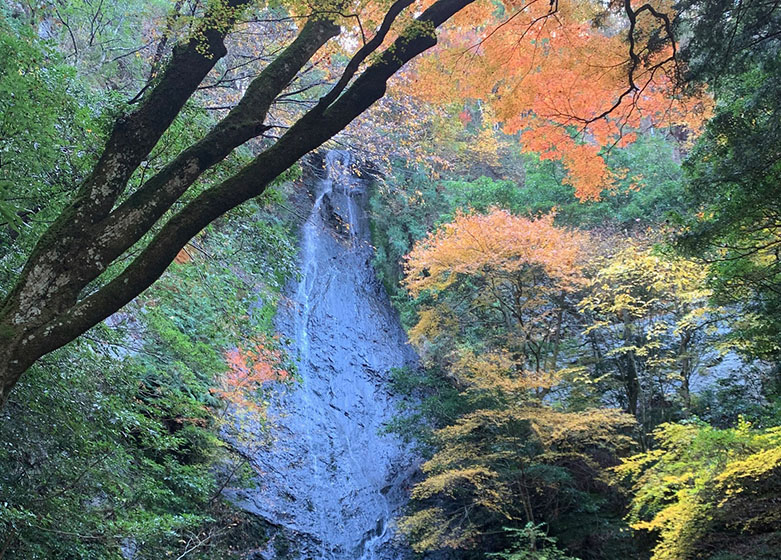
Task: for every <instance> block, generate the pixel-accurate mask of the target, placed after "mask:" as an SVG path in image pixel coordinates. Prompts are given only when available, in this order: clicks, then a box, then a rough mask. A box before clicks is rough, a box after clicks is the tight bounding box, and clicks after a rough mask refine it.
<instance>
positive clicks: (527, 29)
mask: <svg viewBox="0 0 781 560" xmlns="http://www.w3.org/2000/svg"><path fill="white" fill-rule="evenodd" d="M675 16H676V14H675V12H674V10H673V8H672V4H671V2H669V1H668V0H652V1H650V2H647V3H644V4H642V5H640V4H638V3H636V2H631V0H613V1H611V2H607V3H605V2H588V1H587V2H581V1H576V0H550V1H547V0H546V1H543V0H503V1H502V2H489V1H480V2H475V3H474V4H472V5H471V6H470V7H468V8H467V9H465V10H463V11H462V12H461V13H460V14H458V15H457V16H456V17H455V19H454V25H452V26H450V27H448V29H447V30H446V31H445V32H444V33H443V36H442V38H441V40H440V42H439V45H438V46H437V48H436V49H433V50H432V51H431V52H430V53H428V54H427V55H425V56H424V57H422V58H420V59H419V60H418V61H416V63H415V64H414V66H413V68H414V75H413V76H412V77H410V78H409V79H408V80H407V81H406V82H405V86H406V91H408V92H409V93H410V94H411V95H413V96H416V97H419V98H421V99H424V100H428V101H430V102H435V103H439V104H447V103H450V104H452V105H453V106H454V107H455V108H456V109H455V112H460V113H459V116H458V118H459V119H460V120H461V122H464V123H466V122H468V121H471V120H472V119H471V116H470V115H469V111H470V110H471V111H476V112H479V113H480V118H481V120H484V121H485V120H487V121H488V123H489V124H493V125H501V126H502V128H503V130H504V131H505V132H506V133H508V134H516V133H520V141H521V147H522V149H523V150H524V151H528V152H535V153H539V154H540V155H541V157H543V158H545V159H555V160H559V161H561V162H562V164H563V165H564V167H565V169H566V171H567V178H566V179H565V180H566V181H567V182H568V183H570V184H571V185H572V186H573V187H575V191H576V194H577V195H578V196H579V197H580V198H583V199H588V198H598V197H599V195H600V192H601V191H602V190H603V189H605V188H608V187H609V186H610V185H611V182H612V179H613V177H612V176H611V173H610V171H609V169H608V167H607V165H606V163H605V160H604V157H603V154H604V152H603V150H604V149H605V148H610V147H612V146H614V145H619V146H620V145H623V144H626V143H628V142H631V141H633V140H634V137H635V133H636V132H637V131H638V130H641V129H644V128H647V127H651V126H654V127H671V126H676V127H680V126H683V127H686V128H688V129H690V130H692V131H697V130H699V128H700V127H701V125H702V123H703V120H704V119H705V118H707V117H708V116H709V114H710V106H711V103H710V101H709V99H708V98H707V97H706V96H703V95H702V94H701V93H699V92H698V93H692V92H691V91H689V92H688V93H683V92H682V91H681V89H680V87H679V86H680V84H681V68H680V64H679V60H678V56H677V44H676V37H675V35H674V33H675V30H674V27H673V26H674V21H675ZM475 21H481V22H483V24H482V25H478V26H476V25H474V23H470V22H475ZM469 99H472V100H480V102H481V103H480V104H478V105H473V106H472V107H471V108H470V109H469V110H467V109H463V108H464V106H465V100H469Z"/></svg>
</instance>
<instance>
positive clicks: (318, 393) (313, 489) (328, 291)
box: [233, 150, 416, 560]
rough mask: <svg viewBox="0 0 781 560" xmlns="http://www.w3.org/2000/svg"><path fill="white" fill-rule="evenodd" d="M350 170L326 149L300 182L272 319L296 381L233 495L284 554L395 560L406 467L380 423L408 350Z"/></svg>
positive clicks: (279, 400)
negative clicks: (293, 273) (321, 162)
mask: <svg viewBox="0 0 781 560" xmlns="http://www.w3.org/2000/svg"><path fill="white" fill-rule="evenodd" d="M352 167H353V159H352V156H351V154H350V153H349V152H346V151H336V150H333V151H330V152H328V153H327V154H326V156H325V174H324V177H323V178H322V179H320V180H319V181H317V182H316V184H315V185H314V188H313V189H312V191H313V193H312V198H313V200H314V202H313V205H312V208H311V212H310V213H309V216H308V218H307V219H306V221H305V222H304V224H303V226H302V228H301V250H300V264H299V269H300V275H299V277H298V278H297V282H296V283H295V284H294V285H293V286H291V287H290V288H289V290H288V295H289V297H290V299H291V302H290V305H288V306H287V307H284V308H283V309H281V310H280V312H279V318H278V328H279V330H280V332H281V333H282V334H283V335H285V336H286V337H287V338H289V339H290V340H291V341H292V344H291V346H290V348H291V350H290V353H291V354H292V355H293V356H295V357H296V361H297V367H298V374H299V376H300V378H301V383H300V384H297V385H296V386H295V387H293V388H292V389H289V390H287V391H280V392H279V394H277V395H276V396H275V397H274V398H273V399H272V402H271V403H270V406H269V418H270V420H271V424H272V426H273V427H272V441H271V442H270V443H269V444H268V445H265V446H262V447H261V448H260V449H257V450H254V451H253V461H252V462H253V466H254V467H255V470H256V471H258V472H260V473H261V475H260V476H259V478H258V487H257V488H256V489H254V490H252V491H246V492H238V491H237V492H236V494H235V495H234V496H233V498H234V500H235V501H236V502H237V503H239V504H240V505H242V507H244V508H246V509H247V510H248V511H252V512H254V513H256V514H258V515H260V516H261V517H263V518H264V519H266V520H268V521H269V522H270V523H272V524H273V525H274V526H278V527H280V528H281V535H280V536H279V537H278V538H280V539H287V540H288V541H289V542H291V543H292V550H293V553H292V555H291V556H288V557H291V558H301V559H313V560H315V559H317V560H319V559H327V560H337V559H338V560H342V559H345V560H352V559H355V560H399V559H402V558H406V557H407V554H406V552H405V551H404V550H403V549H402V548H400V547H399V545H398V543H397V542H395V540H394V539H393V535H394V530H393V519H394V517H395V515H396V514H397V513H398V512H399V510H400V508H401V507H402V506H403V504H404V501H405V490H404V487H405V485H406V484H407V481H408V480H409V477H410V476H411V474H412V472H414V469H415V466H416V465H415V459H414V455H413V454H412V453H411V451H410V450H409V449H407V448H405V446H404V445H403V444H402V443H401V441H400V440H399V439H398V438H396V437H395V436H391V435H384V434H381V433H380V431H381V430H382V428H383V426H384V425H385V424H386V423H387V422H388V421H389V420H390V419H391V418H392V416H393V415H394V413H395V401H394V397H393V396H392V395H391V394H390V393H389V388H388V376H389V372H390V370H391V369H392V368H395V367H403V366H405V365H409V364H413V363H414V362H415V360H416V358H415V354H414V352H413V351H412V350H411V348H410V347H409V345H408V344H407V341H406V337H405V334H404V332H403V330H402V328H401V325H400V324H399V322H398V319H397V317H396V315H395V313H394V311H393V309H392V308H391V306H390V303H389V301H388V298H387V295H386V294H385V292H384V289H383V287H382V284H381V283H380V282H379V281H378V280H377V278H376V277H375V275H374V272H373V270H372V268H371V257H372V249H371V246H370V244H369V239H368V226H367V224H368V221H367V218H366V203H367V196H368V195H367V192H366V186H367V185H366V183H365V181H364V180H363V179H361V178H360V177H359V176H357V175H356V174H355V172H354V171H353V169H352ZM286 546H287V545H286ZM261 557H264V558H276V555H275V552H274V551H273V550H269V551H265V552H264V554H263V555H262V556H261Z"/></svg>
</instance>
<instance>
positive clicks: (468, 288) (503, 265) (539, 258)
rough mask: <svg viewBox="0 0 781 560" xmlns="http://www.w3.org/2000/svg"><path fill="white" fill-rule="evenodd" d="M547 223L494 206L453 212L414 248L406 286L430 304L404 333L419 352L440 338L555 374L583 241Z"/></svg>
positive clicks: (550, 220) (584, 238) (579, 279)
mask: <svg viewBox="0 0 781 560" xmlns="http://www.w3.org/2000/svg"><path fill="white" fill-rule="evenodd" d="M553 218H554V216H553V215H552V214H551V215H545V216H540V217H538V218H536V219H533V218H526V217H522V216H515V215H513V214H511V213H510V212H508V211H506V210H502V209H498V208H497V209H493V210H492V211H491V212H489V213H488V214H485V215H482V214H467V213H458V214H456V216H455V219H454V221H453V222H452V223H450V224H447V225H445V226H443V227H442V228H441V229H440V230H439V231H437V232H434V233H432V234H430V235H429V236H428V237H426V238H425V239H423V240H422V241H421V242H419V243H418V244H417V245H415V247H414V249H413V250H412V252H411V253H410V254H409V256H408V258H407V263H406V272H407V277H406V278H405V280H404V283H405V285H406V287H407V289H408V290H409V292H410V294H411V295H413V296H421V295H424V294H425V295H427V296H428V297H429V298H430V299H429V300H427V301H428V302H429V303H427V304H424V305H423V306H422V307H421V313H420V321H419V322H418V324H417V325H416V326H415V327H414V328H413V329H412V330H411V332H410V335H411V338H412V340H413V342H415V343H417V344H418V345H420V346H425V343H426V341H432V340H434V338H436V337H437V335H440V334H446V336H445V337H443V341H444V340H446V339H448V340H451V341H452V342H453V344H454V346H456V347H458V346H463V345H464V344H465V343H466V342H467V341H471V342H470V344H475V343H476V342H474V341H480V342H479V344H480V345H482V346H483V348H481V350H482V351H487V350H502V351H505V350H506V351H508V352H510V353H511V354H512V355H513V356H514V359H515V361H516V367H517V368H518V369H519V370H525V369H530V370H532V371H534V372H535V373H536V374H539V372H542V371H554V370H555V369H556V367H557V364H556V362H557V359H558V351H559V346H560V343H561V338H562V330H563V328H564V327H565V320H564V314H565V310H566V307H567V305H568V303H567V300H568V295H569V294H571V292H573V291H574V290H575V289H576V288H577V287H578V286H581V285H582V284H583V275H582V266H581V259H582V257H583V248H584V245H585V244H586V243H587V241H588V238H587V236H586V235H585V234H583V233H579V232H576V231H571V230H568V229H565V228H560V227H557V226H556V225H554V223H553ZM443 326H444V327H445V328H446V329H447V331H448V332H447V333H443V332H442V331H441V328H442V327H443ZM478 331H479V333H480V334H479V335H478V334H476V333H478ZM486 332H488V333H490V335H489V336H485V333H486ZM472 335H474V336H472ZM453 350H455V348H449V349H448V351H453Z"/></svg>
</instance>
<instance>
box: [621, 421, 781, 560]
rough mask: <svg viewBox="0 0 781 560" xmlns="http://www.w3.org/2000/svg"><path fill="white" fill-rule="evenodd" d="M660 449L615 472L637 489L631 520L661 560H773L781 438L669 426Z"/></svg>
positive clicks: (661, 433)
mask: <svg viewBox="0 0 781 560" xmlns="http://www.w3.org/2000/svg"><path fill="white" fill-rule="evenodd" d="M654 437H655V438H656V439H657V443H658V448H657V449H654V450H652V451H648V452H646V453H643V454H641V455H636V456H635V457H632V458H629V459H627V460H625V461H624V463H623V464H622V465H621V466H620V467H617V468H616V471H617V472H618V473H619V474H620V475H622V476H625V477H627V478H628V479H629V480H630V481H631V484H632V492H633V494H634V495H633V498H632V509H631V512H630V516H629V519H630V521H631V522H632V527H634V528H635V529H636V530H638V531H649V532H651V533H653V534H655V535H658V542H657V544H656V546H655V547H654V549H653V559H654V560H666V559H669V560H673V559H675V560H686V559H689V558H706V559H717V558H718V559H721V560H726V559H736V558H751V559H770V558H772V557H774V556H775V555H777V553H778V546H779V544H780V543H781V533H779V531H778V527H779V520H781V507H779V504H778V496H779V493H780V492H781V431H779V429H778V428H770V429H766V430H755V429H752V427H751V425H750V424H748V423H747V422H745V421H741V422H739V423H738V426H737V427H735V428H731V429H724V430H719V429H716V428H713V427H710V426H708V425H705V424H700V423H689V424H664V425H662V426H660V427H659V428H657V430H656V431H655V432H654Z"/></svg>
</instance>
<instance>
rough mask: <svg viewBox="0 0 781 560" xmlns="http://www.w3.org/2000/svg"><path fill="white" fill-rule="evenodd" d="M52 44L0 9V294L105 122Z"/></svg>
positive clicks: (63, 198)
mask: <svg viewBox="0 0 781 560" xmlns="http://www.w3.org/2000/svg"><path fill="white" fill-rule="evenodd" d="M100 97H101V96H100V95H99V94H88V93H87V92H86V90H85V89H84V88H83V87H81V85H80V84H79V81H78V79H77V78H76V74H75V71H74V69H73V68H72V67H70V66H68V65H67V64H65V62H64V61H63V58H62V56H61V55H60V54H59V53H58V52H57V51H56V50H54V49H53V48H52V45H51V44H49V43H47V42H45V41H42V40H40V39H39V38H38V37H36V36H35V35H34V34H33V32H32V30H31V29H30V28H29V27H28V26H25V25H22V24H20V23H19V22H18V21H16V20H13V19H10V18H7V17H6V15H5V14H4V11H0V294H4V290H5V289H6V288H7V287H8V286H10V285H11V281H10V280H11V278H12V277H13V275H14V274H15V272H16V271H17V270H18V268H19V267H20V266H21V263H22V262H23V258H24V257H25V256H26V255H27V254H28V253H29V251H30V250H31V248H32V242H33V240H34V239H36V238H37V236H38V235H39V234H40V232H41V231H42V229H43V228H44V227H45V226H46V224H47V223H49V222H50V221H51V220H53V219H54V218H55V217H56V216H57V215H58V213H59V212H60V211H61V210H62V208H63V207H64V206H65V204H66V202H67V200H68V198H69V196H70V195H71V194H72V192H73V189H75V188H76V186H77V185H78V180H79V178H81V177H82V176H83V174H84V173H85V172H86V170H87V169H88V167H89V165H90V163H92V161H93V159H94V148H95V143H98V144H99V143H100V142H101V136H102V134H103V133H104V131H105V126H106V123H105V122H104V121H103V120H101V119H100V118H99V115H97V114H95V112H93V110H92V109H91V107H95V106H96V105H99V103H100Z"/></svg>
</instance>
